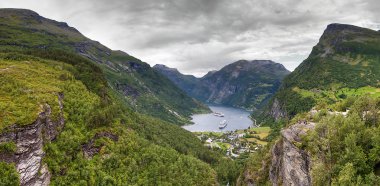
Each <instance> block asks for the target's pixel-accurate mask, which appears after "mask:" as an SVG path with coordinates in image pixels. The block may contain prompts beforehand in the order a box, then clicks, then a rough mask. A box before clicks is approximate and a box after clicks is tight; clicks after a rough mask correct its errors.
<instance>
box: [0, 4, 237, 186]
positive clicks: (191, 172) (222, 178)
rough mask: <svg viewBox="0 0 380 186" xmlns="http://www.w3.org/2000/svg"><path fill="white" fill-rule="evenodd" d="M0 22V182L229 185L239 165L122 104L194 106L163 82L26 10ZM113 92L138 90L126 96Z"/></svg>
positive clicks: (4, 14) (3, 12)
mask: <svg viewBox="0 0 380 186" xmlns="http://www.w3.org/2000/svg"><path fill="white" fill-rule="evenodd" d="M0 20H1V21H0V84H1V86H0V170H1V171H0V183H1V185H22V186H24V185H50V184H51V185H73V184H74V185H76V184H77V185H173V184H178V185H218V184H227V183H228V182H231V183H232V182H234V181H235V179H236V177H237V175H235V174H231V171H230V168H231V167H236V166H237V164H236V163H235V162H233V161H232V160H230V159H226V158H224V153H221V152H217V151H211V150H209V149H208V148H207V147H205V146H204V145H203V144H202V142H201V141H200V140H198V139H197V138H196V137H195V136H194V135H193V134H192V133H191V132H189V131H186V130H184V129H182V128H181V127H179V126H178V125H176V124H178V123H169V122H166V121H164V120H162V119H167V118H166V117H165V115H162V117H160V118H162V119H160V118H157V117H152V116H149V115H146V114H144V113H145V112H143V113H140V112H136V111H135V109H136V107H135V105H132V104H131V102H128V101H129V100H128V99H129V98H130V96H129V95H134V94H136V95H135V96H136V97H137V98H136V99H135V101H137V104H141V105H142V107H141V108H144V106H145V107H151V108H145V109H146V110H145V111H149V109H151V111H154V112H156V113H160V112H162V111H160V110H155V109H157V108H162V107H163V106H165V107H169V106H173V107H174V106H175V104H178V103H175V104H173V103H167V104H166V102H165V100H159V99H164V98H165V96H166V97H172V98H171V99H172V100H173V101H176V99H184V101H183V102H185V103H186V100H192V99H191V98H188V97H187V96H186V95H185V93H183V92H182V91H181V90H178V89H177V88H175V85H174V84H173V83H171V82H170V81H169V80H168V79H167V78H166V77H164V76H162V75H160V74H158V72H156V71H154V70H153V69H151V68H150V67H149V66H148V65H147V64H145V63H143V62H141V61H139V60H137V59H135V58H133V57H131V56H129V55H127V54H125V53H123V52H120V51H111V50H109V49H107V48H105V47H104V46H103V45H101V44H99V43H97V42H94V41H91V40H89V39H87V38H85V37H84V36H82V35H81V34H80V33H79V32H77V31H76V29H74V28H71V27H68V26H67V24H64V23H60V22H56V21H53V20H49V19H46V18H42V17H41V16H39V15H38V14H37V13H35V12H32V11H30V10H21V9H0ZM136 81H138V82H136ZM150 81H151V82H150ZM115 82H119V85H115ZM135 83H137V85H136V84H135ZM153 83H157V85H155V86H151V84H153ZM118 86H119V87H118ZM120 86H126V87H127V86H128V87H129V86H130V87H134V88H136V90H134V89H132V88H130V89H128V94H127V95H128V96H127V98H124V97H122V96H120V95H122V94H121V92H120V90H121V88H120ZM157 86H161V88H159V89H158V88H157V89H156V88H154V87H157ZM164 88H169V89H168V90H164ZM126 90H127V89H125V91H126ZM132 90H133V91H132ZM143 90H144V91H143ZM175 96H179V97H175ZM181 96H182V97H181ZM138 97H143V98H144V97H145V98H146V99H147V100H146V101H150V102H148V103H146V104H145V103H144V102H143V101H144V99H141V98H138ZM148 98H149V99H148ZM130 99H131V98H130ZM165 99H166V98H165ZM167 99H168V98H167ZM191 103H194V104H196V102H189V104H190V105H191ZM158 104H163V106H162V105H161V106H160V105H158ZM153 106H154V107H153ZM185 106H189V105H185ZM169 108H171V107H169ZM172 111H173V113H174V111H177V110H172ZM178 113H180V112H179V111H178ZM152 115H154V114H152ZM169 119H170V118H169Z"/></svg>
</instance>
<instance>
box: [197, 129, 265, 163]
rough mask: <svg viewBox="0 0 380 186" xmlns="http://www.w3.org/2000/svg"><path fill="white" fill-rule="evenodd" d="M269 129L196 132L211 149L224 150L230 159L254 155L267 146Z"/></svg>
mask: <svg viewBox="0 0 380 186" xmlns="http://www.w3.org/2000/svg"><path fill="white" fill-rule="evenodd" d="M269 133H270V128H269V127H249V128H248V129H244V130H235V131H225V132H223V131H221V132H194V134H195V135H197V137H198V138H199V139H200V140H201V141H202V142H203V143H204V145H205V146H207V147H209V148H211V149H219V150H222V151H223V152H224V153H225V154H226V156H228V157H230V158H238V157H239V156H240V155H242V154H247V153H252V152H255V151H257V150H259V149H260V148H262V147H264V146H265V145H267V143H268V142H267V139H266V138H267V136H268V135H269Z"/></svg>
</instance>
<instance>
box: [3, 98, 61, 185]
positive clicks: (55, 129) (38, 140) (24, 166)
mask: <svg viewBox="0 0 380 186" xmlns="http://www.w3.org/2000/svg"><path fill="white" fill-rule="evenodd" d="M62 100H63V94H58V102H59V106H60V113H59V114H58V118H56V119H53V118H51V115H52V112H51V111H52V110H51V108H50V106H49V105H48V104H45V105H44V106H43V111H42V112H40V113H39V115H38V118H37V119H36V121H35V122H33V123H31V124H30V125H26V126H18V125H16V124H14V125H11V126H9V127H8V128H6V129H5V130H3V131H5V132H3V133H1V134H0V143H14V144H16V150H15V151H14V152H0V160H1V161H5V162H8V163H15V165H16V169H17V172H18V173H19V174H20V184H21V185H49V183H50V177H51V174H50V172H49V170H48V167H47V165H46V164H44V163H43V161H42V160H43V157H44V155H45V152H44V150H43V145H44V144H45V143H48V142H50V141H52V140H54V139H55V137H56V136H57V135H58V133H59V131H60V130H61V129H62V128H63V126H64V123H65V121H64V116H63V102H62Z"/></svg>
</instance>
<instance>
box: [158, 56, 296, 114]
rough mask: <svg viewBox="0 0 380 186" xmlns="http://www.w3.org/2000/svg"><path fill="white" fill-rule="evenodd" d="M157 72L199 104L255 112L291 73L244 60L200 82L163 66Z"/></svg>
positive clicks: (268, 63)
mask: <svg viewBox="0 0 380 186" xmlns="http://www.w3.org/2000/svg"><path fill="white" fill-rule="evenodd" d="M154 68H156V69H157V70H158V71H160V72H161V73H162V74H164V75H166V76H167V77H168V78H169V79H171V80H172V81H173V82H174V83H175V84H176V85H178V86H179V87H180V88H181V89H182V90H184V91H185V92H187V93H188V94H189V95H190V96H193V97H195V98H197V99H199V100H202V101H204V102H209V103H217V104H224V105H228V106H234V107H241V108H245V109H251V110H255V109H258V108H261V107H262V106H263V105H264V104H266V103H267V101H268V100H269V99H270V98H271V97H272V95H273V94H274V93H275V92H276V91H277V89H278V87H279V86H280V83H281V80H282V79H283V78H284V77H285V76H286V75H287V74H288V73H289V71H287V70H286V69H285V68H284V66H282V65H281V64H278V63H275V62H272V61H268V60H253V61H246V60H240V61H237V62H234V63H232V64H229V65H227V66H225V67H223V68H222V69H221V70H219V71H213V72H209V73H208V74H206V75H205V76H204V77H202V78H199V79H197V78H195V77H194V76H188V75H182V74H181V73H179V72H178V71H177V70H176V69H171V68H167V67H165V66H163V65H156V66H154Z"/></svg>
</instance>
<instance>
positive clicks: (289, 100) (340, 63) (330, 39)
mask: <svg viewBox="0 0 380 186" xmlns="http://www.w3.org/2000/svg"><path fill="white" fill-rule="evenodd" d="M379 87H380V32H378V31H374V30H370V29H366V28H360V27H356V26H352V25H343V24H331V25H329V26H328V27H327V29H326V30H325V32H324V33H323V35H322V37H321V38H320V40H319V43H318V44H317V45H316V46H315V47H314V48H313V50H312V52H311V54H310V55H309V57H308V58H307V59H306V60H305V61H303V62H302V63H301V65H300V66H299V67H297V68H296V69H295V70H294V72H292V73H291V74H290V75H289V76H288V77H286V78H285V79H284V82H283V84H282V86H281V88H280V90H279V92H278V93H277V94H276V96H275V98H274V99H273V100H275V99H277V100H278V101H279V103H280V106H281V112H285V113H286V115H287V116H289V117H292V116H295V115H296V114H297V113H301V112H305V111H309V110H310V109H311V108H312V107H313V106H315V105H320V106H325V105H331V104H333V103H335V102H338V101H339V100H342V99H344V98H346V97H347V96H350V95H353V94H355V95H363V94H367V93H371V94H374V93H375V94H376V92H378V89H377V88H379ZM273 100H272V103H273ZM272 109H273V108H272ZM272 116H273V114H272Z"/></svg>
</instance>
